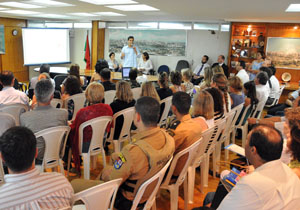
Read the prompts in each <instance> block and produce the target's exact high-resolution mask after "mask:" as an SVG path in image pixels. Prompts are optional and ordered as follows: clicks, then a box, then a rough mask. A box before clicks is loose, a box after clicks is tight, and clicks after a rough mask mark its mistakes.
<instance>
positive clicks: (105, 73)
mask: <svg viewBox="0 0 300 210" xmlns="http://www.w3.org/2000/svg"><path fill="white" fill-rule="evenodd" d="M110 76H111V71H110V70H109V69H108V68H105V69H102V71H101V73H100V78H101V84H102V85H103V87H104V91H108V90H115V89H116V85H115V83H112V82H111V81H110Z"/></svg>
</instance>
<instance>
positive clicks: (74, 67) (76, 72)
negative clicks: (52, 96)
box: [61, 64, 85, 93]
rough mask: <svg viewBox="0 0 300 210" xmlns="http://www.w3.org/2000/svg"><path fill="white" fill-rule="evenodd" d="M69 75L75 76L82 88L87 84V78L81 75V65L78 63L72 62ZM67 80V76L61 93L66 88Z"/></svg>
mask: <svg viewBox="0 0 300 210" xmlns="http://www.w3.org/2000/svg"><path fill="white" fill-rule="evenodd" d="M68 76H75V77H76V78H77V79H78V80H79V83H80V87H81V88H82V87H83V86H84V85H85V84H84V83H85V78H84V77H81V76H80V66H79V65H78V64H72V65H71V67H70V71H69V75H68ZM66 81H67V78H66V79H65V80H64V81H63V82H62V85H61V93H64V92H65V91H64V89H65V85H66V84H65V83H66Z"/></svg>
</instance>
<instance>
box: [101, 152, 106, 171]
mask: <svg viewBox="0 0 300 210" xmlns="http://www.w3.org/2000/svg"><path fill="white" fill-rule="evenodd" d="M101 154H102V160H103V168H105V167H106V155H105V150H104V148H102V149H101Z"/></svg>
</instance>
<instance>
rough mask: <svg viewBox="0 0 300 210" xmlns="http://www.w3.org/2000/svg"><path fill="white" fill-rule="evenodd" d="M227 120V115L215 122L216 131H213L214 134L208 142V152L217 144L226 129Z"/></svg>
mask: <svg viewBox="0 0 300 210" xmlns="http://www.w3.org/2000/svg"><path fill="white" fill-rule="evenodd" d="M226 120H227V117H225V118H223V119H220V120H218V121H217V122H215V127H214V131H213V134H212V136H211V138H210V140H209V141H208V144H207V147H206V150H205V151H206V152H207V151H208V150H210V149H212V148H213V147H214V146H215V144H216V142H217V140H218V138H219V136H220V135H221V134H222V132H223V131H224V128H225V124H226Z"/></svg>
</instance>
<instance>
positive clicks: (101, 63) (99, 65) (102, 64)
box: [90, 59, 109, 82]
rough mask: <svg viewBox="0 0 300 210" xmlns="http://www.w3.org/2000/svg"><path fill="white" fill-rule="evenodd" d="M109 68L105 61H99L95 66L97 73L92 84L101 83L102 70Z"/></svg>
mask: <svg viewBox="0 0 300 210" xmlns="http://www.w3.org/2000/svg"><path fill="white" fill-rule="evenodd" d="M105 68H109V67H108V63H107V61H106V60H104V59H99V60H98V61H97V63H96V65H95V73H93V75H92V78H91V81H90V82H94V81H95V82H101V76H100V73H101V71H102V69H105Z"/></svg>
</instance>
